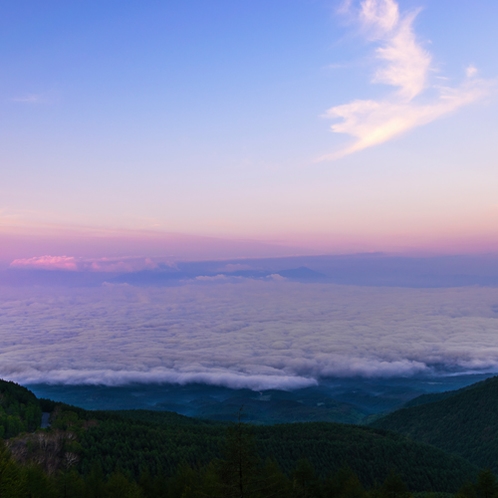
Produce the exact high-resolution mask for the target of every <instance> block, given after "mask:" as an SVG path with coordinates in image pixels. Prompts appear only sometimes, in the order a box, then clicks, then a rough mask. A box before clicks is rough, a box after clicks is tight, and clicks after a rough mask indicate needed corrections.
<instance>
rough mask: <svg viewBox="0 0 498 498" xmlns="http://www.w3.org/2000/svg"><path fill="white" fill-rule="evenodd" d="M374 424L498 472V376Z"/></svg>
mask: <svg viewBox="0 0 498 498" xmlns="http://www.w3.org/2000/svg"><path fill="white" fill-rule="evenodd" d="M413 404H415V403H412V405H413ZM371 426H372V427H375V428H379V429H386V430H390V431H395V432H398V433H400V434H403V435H406V436H409V437H411V438H412V439H414V440H416V441H419V442H424V443H429V444H432V445H434V446H437V447H439V448H441V449H443V450H445V451H448V452H451V453H456V454H458V455H460V456H462V457H464V458H466V459H468V460H469V461H471V462H473V463H474V464H476V465H478V466H480V467H487V468H491V469H492V470H494V471H498V377H492V378H490V379H487V380H485V381H482V382H478V383H477V384H474V385H473V386H470V387H466V388H464V389H461V390H459V391H456V392H455V393H453V394H452V395H448V397H446V398H443V399H439V400H436V401H433V402H431V403H424V404H420V405H418V406H410V407H406V408H402V409H401V410H397V411H395V412H393V413H391V414H389V415H387V416H385V417H383V418H381V419H378V420H376V421H375V422H373V423H372V424H371Z"/></svg>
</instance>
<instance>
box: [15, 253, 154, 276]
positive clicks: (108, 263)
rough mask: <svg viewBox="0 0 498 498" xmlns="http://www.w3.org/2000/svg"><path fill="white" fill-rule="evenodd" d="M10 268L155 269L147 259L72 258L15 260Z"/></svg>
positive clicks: (107, 270) (45, 257) (78, 269)
mask: <svg viewBox="0 0 498 498" xmlns="http://www.w3.org/2000/svg"><path fill="white" fill-rule="evenodd" d="M10 268H15V269H29V270H67V271H95V272H132V271H139V270H150V269H154V268H157V264H156V263H154V262H153V261H152V260H151V259H149V258H77V257H74V256H49V255H46V256H36V257H32V258H21V259H15V260H14V261H12V263H11V264H10Z"/></svg>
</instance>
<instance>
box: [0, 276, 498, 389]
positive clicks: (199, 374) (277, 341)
mask: <svg viewBox="0 0 498 498" xmlns="http://www.w3.org/2000/svg"><path fill="white" fill-rule="evenodd" d="M0 298H1V299H0V302H1V304H0V377H2V378H7V379H11V380H15V381H17V382H21V383H24V384H28V383H36V382H51V383H69V384H77V383H92V384H107V385H116V384H125V383H128V382H175V383H187V382H203V383H209V384H217V385H225V386H229V387H249V388H251V389H264V388H282V389H293V388H297V387H304V386H306V385H313V384H315V383H316V382H318V381H319V379H320V377H324V376H351V375H362V376H395V375H412V374H417V373H434V372H436V373H437V372H442V371H446V372H448V371H449V372H456V371H462V370H488V371H495V370H498V339H497V337H498V289H496V288H479V287H469V288H452V289H406V288H405V289H400V288H369V287H361V288H360V287H353V286H335V285H323V284H298V283H292V282H288V281H281V282H279V281H266V282H265V281H242V282H241V283H217V284H215V283H209V284H207V283H199V284H196V283H192V284H188V285H183V286H180V287H175V288H136V287H132V286H130V285H127V284H123V285H111V284H107V285H104V286H102V287H100V288H97V289H72V290H68V289H61V290H55V289H48V288H45V289H38V290H36V289H30V290H26V289H22V290H19V289H13V288H1V289H0Z"/></svg>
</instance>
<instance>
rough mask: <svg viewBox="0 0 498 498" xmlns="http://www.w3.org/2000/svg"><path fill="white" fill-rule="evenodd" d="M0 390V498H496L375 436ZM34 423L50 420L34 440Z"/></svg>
mask: <svg viewBox="0 0 498 498" xmlns="http://www.w3.org/2000/svg"><path fill="white" fill-rule="evenodd" d="M0 385H1V387H2V389H3V390H2V391H1V392H2V393H4V394H3V397H2V402H3V405H2V407H4V408H3V409H4V410H8V411H9V413H10V415H8V416H10V417H15V418H16V420H19V424H21V425H22V424H24V425H22V427H21V425H19V426H18V429H20V430H17V431H14V432H13V433H12V434H11V435H10V437H9V436H8V435H7V434H5V435H4V438H3V440H4V441H2V440H0V496H2V498H5V497H7V498H8V497H21V498H23V497H26V498H27V497H32V498H33V497H39V498H42V497H47V498H49V497H50V498H59V497H75V498H79V497H81V498H96V497H108V496H109V497H114V496H115V497H119V498H126V497H137V498H138V497H142V498H149V497H150V498H152V497H159V498H161V497H164V498H188V497H198V498H201V497H206V496H209V497H213V498H221V497H234V498H235V497H241V496H242V497H247V498H266V497H268V498H270V497H281V498H301V497H310V498H312V497H315V498H329V497H339V498H408V497H409V495H410V492H442V493H455V492H457V491H458V490H461V493H460V498H496V497H498V485H496V481H495V478H494V476H493V475H492V474H489V473H488V474H486V473H481V475H480V477H479V478H478V477H477V476H478V473H479V469H478V467H477V466H474V465H473V464H471V463H469V462H468V461H467V460H465V459H463V458H461V457H459V456H456V455H450V454H448V453H445V452H444V451H442V450H440V449H438V448H435V447H433V446H429V445H426V444H423V443H419V442H414V441H412V440H410V439H409V438H407V437H405V436H403V435H399V434H395V433H392V432H387V431H385V430H382V429H374V428H369V427H361V426H354V425H346V424H336V423H328V422H316V423H296V424H279V425H273V426H255V425H250V424H244V423H240V422H239V423H235V424H233V423H230V424H228V423H220V422H210V421H205V420H200V419H192V418H188V417H185V416H181V415H178V414H175V413H170V412H157V411H154V412H150V411H141V410H137V411H133V410H132V411H123V412H109V411H100V412H96V411H86V410H83V409H80V408H77V407H72V406H69V405H63V404H60V403H56V402H53V401H50V400H46V399H40V400H38V399H37V398H36V397H35V396H34V395H33V394H32V393H30V392H29V391H28V390H27V389H24V388H22V387H21V386H17V385H16V384H13V383H1V384H0ZM420 408H422V407H420ZM42 412H45V413H50V426H49V427H48V428H46V429H40V428H39V422H40V419H41V413H42ZM31 413H33V414H36V419H33V420H34V421H33V422H32V425H30V422H29V420H30V418H29V417H33V416H32V415H30V414H31ZM476 479H477V481H476ZM471 482H474V483H475V484H468V483H471ZM466 483H467V484H466ZM462 486H463V487H462ZM486 486H487V487H486ZM481 488H482V489H487V490H488V491H489V489H494V490H495V491H496V494H495V495H493V494H491V495H490V494H489V493H487V491H486V493H487V494H486V493H484V494H482V493H481V491H479V490H480V489H481ZM476 493H477V494H476ZM493 493H494V491H493ZM481 495H482V496H481Z"/></svg>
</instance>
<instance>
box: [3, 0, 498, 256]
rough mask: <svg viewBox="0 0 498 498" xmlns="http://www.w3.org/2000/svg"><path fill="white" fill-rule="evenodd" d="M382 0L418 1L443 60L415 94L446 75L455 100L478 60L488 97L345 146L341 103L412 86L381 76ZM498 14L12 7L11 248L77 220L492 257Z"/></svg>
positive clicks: (7, 225)
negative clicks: (376, 15)
mask: <svg viewBox="0 0 498 498" xmlns="http://www.w3.org/2000/svg"><path fill="white" fill-rule="evenodd" d="M368 1H370V2H371V3H372V4H375V6H376V8H377V9H380V10H379V12H381V11H382V9H383V8H384V7H385V6H386V5H388V6H389V5H391V7H392V6H393V5H395V6H396V7H397V8H398V10H399V16H400V17H399V19H400V21H399V23H401V22H402V21H403V20H406V19H408V18H409V16H410V15H411V14H413V13H416V12H418V14H417V15H416V17H415V18H414V20H413V21H412V22H411V24H410V30H411V32H412V34H413V39H414V40H415V42H416V48H417V50H419V51H420V53H422V52H423V53H425V54H428V56H429V58H430V63H428V66H427V68H426V70H424V71H425V72H424V73H423V76H424V78H425V79H426V83H425V86H424V88H423V90H421V91H420V93H419V94H417V95H415V100H413V101H409V102H408V103H406V102H404V103H403V105H407V106H408V109H412V107H413V105H412V104H413V102H418V103H419V104H420V105H429V106H431V105H433V104H434V102H436V101H437V99H438V98H439V94H440V90H439V89H438V87H440V86H441V85H443V86H446V87H448V88H450V89H451V90H452V91H454V92H456V93H458V92H460V93H461V92H462V90H461V89H462V88H463V87H462V85H464V83H463V82H464V81H465V79H466V72H467V73H468V74H469V75H470V78H471V79H472V81H471V83H470V85H474V86H472V89H473V90H472V91H474V90H476V88H477V89H478V90H479V92H480V93H479V92H477V93H475V94H474V93H473V94H472V96H471V98H469V99H468V102H465V103H464V104H461V105H460V104H459V105H455V106H454V107H455V108H454V110H453V111H452V112H446V111H444V112H441V113H440V114H441V115H440V116H439V115H438V116H436V117H433V118H432V117H431V118H430V119H428V120H426V121H428V122H425V121H424V122H422V123H421V124H420V125H419V126H411V125H409V126H408V128H407V130H405V132H404V133H402V134H399V135H395V136H393V137H391V138H389V139H387V140H386V141H384V142H383V143H379V144H376V145H374V146H372V147H367V148H364V149H363V150H355V151H354V152H352V153H347V154H343V152H344V151H345V150H346V151H348V150H350V147H351V145H352V144H353V146H354V144H355V139H354V137H352V136H351V135H350V134H349V135H348V134H347V133H346V134H345V133H334V132H332V131H331V128H330V127H331V125H334V124H336V125H337V124H338V123H340V122H341V120H340V119H338V118H337V116H336V117H335V119H328V118H327V117H326V113H327V111H329V110H330V109H338V108H339V107H340V106H345V105H346V106H347V105H349V104H351V103H352V102H356V101H368V102H378V103H380V104H379V105H381V107H382V109H384V110H385V109H386V108H387V104H389V105H390V104H392V99H393V98H395V97H393V96H395V94H396V92H397V90H396V89H397V88H398V89H399V88H402V87H399V85H398V86H396V84H386V79H385V78H384V81H382V78H379V77H378V73H379V71H380V70H382V67H383V65H384V66H385V64H386V61H385V60H379V57H378V52H376V50H378V49H379V47H380V48H382V47H384V48H385V47H386V46H389V43H391V42H392V40H393V39H394V38H395V35H393V34H392V33H397V32H398V31H399V30H398V28H395V30H394V31H391V32H389V33H387V34H386V33H384V34H381V35H379V33H378V32H376V33H374V31H375V30H376V29H377V28H378V27H379V26H380V25H379V24H375V23H374V24H372V19H370V21H369V22H370V24H368V23H366V21H365V19H366V18H365V16H363V18H362V17H361V15H360V13H361V12H362V10H361V9H362V8H363V11H364V10H365V5H366V4H368ZM381 13H382V12H381ZM497 15H498V5H497V4H496V2H492V1H490V0H486V1H484V0H480V1H474V2H470V1H463V0H459V1H449V0H437V1H436V0H428V1H427V0H426V1H425V2H422V1H420V2H418V1H415V0H413V1H412V0H410V1H408V0H406V1H404V0H400V1H399V3H395V2H393V0H375V1H374V0H365V1H364V2H350V5H349V8H348V9H347V8H346V4H345V3H343V2H336V1H329V2H326V1H321V0H320V1H311V0H299V1H297V0H290V1H289V0H287V1H285V2H284V1H272V2H262V1H254V0H251V1H244V0H241V1H237V2H233V1H218V0H216V1H213V2H201V1H194V0H193V1H189V2H180V1H171V2H147V3H146V4H144V3H143V2H136V1H128V2H115V1H106V2H96V1H86V2H63V1H47V2H43V3H40V2H35V1H22V0H21V1H19V2H6V3H4V4H3V5H2V6H1V7H0V37H1V44H0V46H2V47H3V48H2V49H1V51H0V63H1V66H2V67H3V78H2V79H1V81H0V162H1V164H2V167H1V168H0V237H4V238H5V237H7V238H8V237H10V238H12V237H14V238H15V237H18V236H19V234H20V233H22V234H25V233H28V234H32V239H29V237H28V239H29V240H28V241H27V242H26V240H27V239H26V237H25V238H24V239H23V240H24V242H23V241H21V240H20V239H16V240H17V242H16V243H15V244H13V245H11V246H12V247H14V249H12V250H11V251H10V252H9V253H8V254H4V255H0V257H4V258H7V259H8V258H9V257H15V256H16V255H17V254H16V251H18V252H19V254H22V255H30V256H32V257H34V256H42V255H43V251H42V249H41V246H38V245H37V244H38V242H37V240H38V239H36V237H35V235H33V234H34V233H35V232H36V233H37V234H38V235H37V236H39V237H45V238H47V237H49V238H50V237H51V238H52V239H53V240H54V241H57V240H65V239H67V238H68V237H69V235H67V231H68V230H101V231H104V232H105V231H116V230H118V231H120V230H121V231H122V230H125V231H127V233H131V232H133V234H134V235H133V237H135V238H136V239H141V238H142V239H143V238H144V236H143V233H145V232H147V231H153V232H155V233H159V234H169V233H176V234H178V233H179V234H188V235H193V236H211V237H219V238H222V239H243V240H250V241H257V242H265V243H266V242H270V243H276V244H279V245H280V246H290V247H298V248H299V250H301V251H305V252H306V250H308V251H311V252H313V251H314V252H317V251H318V252H335V253H337V252H355V251H363V250H365V251H369V250H383V251H388V252H389V251H394V252H396V251H398V252H399V251H401V252H403V251H414V250H415V251H429V252H430V251H443V252H445V251H446V252H454V251H455V250H456V251H457V252H468V251H474V252H475V251H484V252H490V251H491V252H494V251H497V250H498V232H497V229H496V227H497V226H498V202H497V201H496V200H495V198H496V195H495V192H496V187H497V186H498V171H497V168H496V160H497V157H498V146H497V145H496V140H495V139H494V137H495V136H496V134H497V132H498V124H497V120H496V112H497V108H496V107H497V103H496V97H495V89H494V86H495V78H496V77H497V75H498V60H497V55H496V51H495V47H496V46H497V42H498V40H497V39H496V38H497V37H498V34H497V33H496V29H495V20H496V18H497ZM383 19H384V18H383ZM384 20H385V19H384ZM399 23H398V25H401V24H399ZM398 25H397V26H398ZM396 67H398V66H396ZM395 69H396V68H395ZM376 75H377V76H376ZM476 81H478V83H475V82H476ZM405 90H406V88H405ZM419 104H417V105H419ZM396 105H398V104H396ZM348 109H349V108H348ZM384 110H383V112H384ZM329 112H330V111H329ZM334 112H336V111H334ZM393 112H397V111H396V110H395V111H393ZM431 116H432V114H431ZM329 117H330V116H329ZM361 119H364V116H363V117H362V118H361ZM422 121H423V120H422ZM348 129H349V131H351V127H349V128H348ZM323 157H325V158H326V159H327V160H325V161H317V160H319V159H320V158H323ZM23 236H24V235H23ZM165 237H166V235H165ZM35 239H36V240H35ZM5 240H6V239H5ZM9 240H10V239H9ZM11 246H9V247H11ZM27 248H29V250H28V249H27ZM62 248H63V244H62V243H61V244H59V246H58V245H57V243H55V242H54V246H53V248H52V250H51V252H52V253H54V255H57V254H58V253H59V254H60V252H61V251H62ZM30 251H31V252H30ZM40 251H42V253H40ZM141 251H142V253H143V255H144V256H146V255H150V254H146V253H147V244H146V242H144V244H143V248H142V249H141ZM128 252H131V249H130V251H128ZM124 253H126V251H124ZM154 255H157V254H154ZM102 256H105V254H102Z"/></svg>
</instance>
